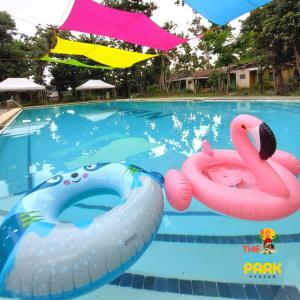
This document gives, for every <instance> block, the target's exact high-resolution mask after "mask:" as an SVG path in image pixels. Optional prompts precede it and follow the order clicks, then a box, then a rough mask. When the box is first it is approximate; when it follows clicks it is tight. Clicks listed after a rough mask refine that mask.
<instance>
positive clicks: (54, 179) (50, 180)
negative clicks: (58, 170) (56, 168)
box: [47, 175, 61, 184]
mask: <svg viewBox="0 0 300 300" xmlns="http://www.w3.org/2000/svg"><path fill="white" fill-rule="evenodd" d="M60 181H61V176H58V175H57V176H54V177H52V178H50V179H48V180H47V183H49V184H54V183H58V182H60Z"/></svg>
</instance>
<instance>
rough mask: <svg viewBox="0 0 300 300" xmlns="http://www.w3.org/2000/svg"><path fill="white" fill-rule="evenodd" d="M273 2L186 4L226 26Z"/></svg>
mask: <svg viewBox="0 0 300 300" xmlns="http://www.w3.org/2000/svg"><path fill="white" fill-rule="evenodd" d="M271 1H272V0H186V3H187V4H188V5H189V6H191V7H192V8H193V9H194V10H195V11H197V12H198V13H199V14H201V15H202V16H203V17H205V18H206V19H208V20H209V21H211V22H213V23H215V24H218V25H225V24H226V23H228V22H230V21H232V20H233V19H235V18H237V17H239V16H241V15H243V14H245V13H247V12H250V11H252V10H254V9H256V8H258V7H260V6H263V5H265V4H267V3H269V2H271Z"/></svg>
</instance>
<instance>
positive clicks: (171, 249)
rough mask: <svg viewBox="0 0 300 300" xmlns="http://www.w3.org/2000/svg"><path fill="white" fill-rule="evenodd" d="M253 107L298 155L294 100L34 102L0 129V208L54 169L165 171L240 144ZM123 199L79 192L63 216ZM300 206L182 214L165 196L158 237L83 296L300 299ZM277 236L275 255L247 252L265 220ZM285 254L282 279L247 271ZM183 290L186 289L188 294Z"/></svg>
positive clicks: (88, 213) (298, 110)
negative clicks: (240, 120)
mask: <svg viewBox="0 0 300 300" xmlns="http://www.w3.org/2000/svg"><path fill="white" fill-rule="evenodd" d="M244 113H250V114H253V115H256V116H258V117H259V118H260V119H262V120H263V121H264V122H266V123H267V124H268V125H269V126H270V127H271V128H272V129H273V131H274V133H275V135H276V138H277V143H278V148H279V149H282V150H285V151H288V152H291V153H293V154H295V155H296V156H298V158H300V142H299V141H300V104H299V103H295V102H276V103H273V102H176V103H174V102H140V103H130V102H118V103H113V102H110V103H101V104H100V103H97V104H86V105H68V106H55V107H51V108H39V109H27V110H25V111H23V112H22V113H21V114H20V115H19V116H18V117H17V118H16V120H15V121H14V122H13V123H12V124H11V125H10V126H9V127H8V128H6V130H5V131H4V133H3V134H2V135H1V136H0V153H1V155H0V166H1V168H0V214H1V215H2V216H3V215H4V214H5V213H6V211H7V210H8V209H9V208H10V207H11V206H12V205H13V204H14V203H15V202H16V201H18V200H19V199H20V198H21V197H22V195H23V194H24V193H26V192H28V191H29V190H31V189H32V188H33V187H35V186H36V185H38V184H39V183H41V182H42V181H44V180H46V179H48V178H50V177H51V176H53V175H54V174H59V173H64V172H69V171H71V170H73V169H77V168H79V167H81V166H83V165H86V164H92V163H95V162H109V161H114V162H126V163H130V164H134V165H138V166H140V167H143V168H144V169H146V170H148V171H157V172H160V173H162V174H165V173H166V171H167V170H169V169H172V168H180V167H181V165H182V163H183V161H184V160H185V159H186V158H187V157H188V156H189V155H191V154H193V153H195V152H197V151H199V150H200V149H201V146H202V142H203V140H204V139H208V140H209V141H210V143H211V145H212V146H213V148H226V149H230V148H233V146H232V144H231V140H230V135H229V126H230V122H231V120H232V118H233V117H234V116H236V115H237V114H244ZM119 203H121V200H120V199H119V198H118V197H117V196H116V195H110V194H107V195H101V196H93V197H89V198H87V199H82V200H80V201H79V202H77V203H75V204H74V205H72V206H71V207H69V208H68V209H67V210H65V211H64V212H63V213H62V214H61V216H60V218H61V220H64V221H69V222H72V221H78V220H82V219H87V218H94V217H95V216H97V215H99V214H103V213H105V212H106V211H107V210H109V209H110V208H111V207H114V206H115V205H118V204H119ZM299 225H300V212H297V213H295V214H293V215H292V216H290V217H288V218H285V219H282V220H279V221H273V222H250V221H243V220H237V219H233V218H229V217H226V216H222V215H220V214H218V213H217V212H215V211H212V210H210V209H209V208H207V207H205V206H204V205H202V204H201V203H200V202H198V201H196V200H193V202H192V205H191V207H190V208H189V210H188V211H187V212H185V213H182V214H179V213H177V212H176V211H174V210H173V209H172V208H171V207H170V206H169V205H168V203H167V202H166V201H165V212H164V218H163V221H162V224H161V227H160V229H159V234H158V236H157V238H156V240H155V241H154V242H153V243H152V245H151V246H150V248H149V249H148V250H147V252H146V253H145V255H144V256H143V257H142V258H141V259H140V260H139V261H138V262H137V263H136V264H135V265H134V266H133V267H132V268H131V269H130V270H128V271H127V273H126V274H125V275H123V276H122V277H121V278H119V279H118V280H116V281H115V282H113V283H112V284H110V285H107V286H105V287H103V288H101V289H99V290H97V291H95V292H92V293H91V294H89V295H86V296H83V297H81V299H99V298H100V297H101V299H153V298H154V297H155V298H157V299H177V298H178V299H189V298H190V299H198V298H201V297H202V296H206V297H218V298H242V299H243V298H244V299H247V298H250V299H288V300H289V299H300V293H299V291H300V276H299V274H300V272H299V270H300V257H299V252H300V229H299V228H300V226H299ZM267 227H270V228H273V229H274V230H276V232H277V234H278V236H279V238H278V240H277V241H276V242H275V243H276V249H277V251H278V252H277V253H276V254H273V255H265V256H264V255H262V254H253V253H252V254H247V253H244V251H243V245H245V244H247V245H256V244H260V240H259V233H260V230H261V229H263V228H267ZM256 261H257V262H264V261H265V262H266V261H270V262H280V263H282V270H283V273H282V274H281V275H279V276H276V278H249V277H248V276H246V275H244V274H243V265H244V263H245V262H256ZM180 294H184V295H185V296H184V298H182V297H183V296H182V295H180Z"/></svg>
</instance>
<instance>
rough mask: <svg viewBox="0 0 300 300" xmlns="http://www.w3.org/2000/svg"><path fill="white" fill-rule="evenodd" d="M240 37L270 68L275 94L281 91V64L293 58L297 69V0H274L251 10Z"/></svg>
mask: <svg viewBox="0 0 300 300" xmlns="http://www.w3.org/2000/svg"><path fill="white" fill-rule="evenodd" d="M245 37H246V38H245ZM242 38H244V40H245V41H248V45H247V47H248V49H250V51H253V52H254V53H256V54H257V55H258V56H260V57H261V59H262V60H261V61H262V62H264V64H265V66H268V65H271V66H272V67H273V74H274V83H275V91H276V94H278V95H281V94H283V93H284V91H285V85H284V80H283V74H282V70H283V67H284V66H285V65H286V63H288V62H290V61H291V60H293V59H294V60H295V61H296V63H297V66H298V72H299V71H300V70H299V69H300V62H299V50H300V47H299V46H300V42H299V40H300V3H299V1H298V0H274V1H273V2H271V3H270V4H269V5H267V6H265V7H264V8H262V9H258V10H255V11H253V12H252V13H251V15H250V17H249V18H248V19H246V21H245V22H244V23H243V26H242ZM248 53H249V51H248Z"/></svg>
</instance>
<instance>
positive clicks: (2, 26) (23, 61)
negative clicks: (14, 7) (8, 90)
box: [0, 11, 29, 81]
mask: <svg viewBox="0 0 300 300" xmlns="http://www.w3.org/2000/svg"><path fill="white" fill-rule="evenodd" d="M16 35H17V32H16V24H15V22H14V20H13V19H12V18H11V17H10V15H9V14H8V13H7V12H1V11H0V40H1V43H0V59H1V61H0V81H2V80H4V79H6V78H7V77H22V76H26V75H27V73H28V69H29V62H28V61H27V47H26V43H24V40H25V39H26V37H25V36H23V35H19V39H14V37H15V36H16ZM15 59H19V60H15Z"/></svg>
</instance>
